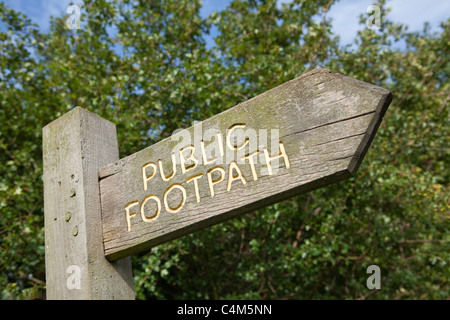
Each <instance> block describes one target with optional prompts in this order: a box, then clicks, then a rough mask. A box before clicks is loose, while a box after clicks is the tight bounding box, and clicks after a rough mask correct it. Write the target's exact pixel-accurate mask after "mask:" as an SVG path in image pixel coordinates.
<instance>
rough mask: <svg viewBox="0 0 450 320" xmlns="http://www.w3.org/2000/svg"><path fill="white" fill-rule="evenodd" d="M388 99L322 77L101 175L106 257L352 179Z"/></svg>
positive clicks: (280, 90)
mask: <svg viewBox="0 0 450 320" xmlns="http://www.w3.org/2000/svg"><path fill="white" fill-rule="evenodd" d="M391 99H392V94H391V92H390V91H388V90H386V89H383V88H380V87H378V86H374V85H371V84H368V83H365V82H361V81H358V80H355V79H352V78H349V77H346V76H342V75H339V74H333V73H331V72H330V71H329V70H326V69H315V70H313V71H311V72H308V73H305V74H303V75H302V76H300V77H298V78H296V79H294V80H291V81H289V82H286V83H284V84H282V85H280V86H278V87H276V88H274V89H272V90H269V91H267V92H265V93H263V94H260V95H259V96H257V97H255V98H253V99H250V100H248V101H245V102H242V103H240V104H239V105H237V106H235V107H233V108H231V109H229V110H227V111H225V112H222V113H220V114H218V115H216V116H213V117H211V118H209V119H207V120H205V121H203V122H200V123H196V124H195V125H194V126H192V127H190V128H188V129H186V130H183V131H180V132H177V133H175V134H174V135H172V136H171V137H170V138H167V139H165V140H162V141H160V142H158V143H156V144H154V145H152V146H150V147H148V148H145V149H143V150H141V151H139V152H137V153H135V154H133V155H130V156H128V157H126V158H123V159H121V160H119V161H118V162H116V163H113V164H110V165H108V166H106V167H104V168H102V169H100V172H99V178H100V196H101V204H102V223H103V241H104V249H105V255H106V257H107V258H108V259H109V260H111V261H114V260H117V259H120V258H123V257H125V256H128V255H131V254H135V253H138V252H140V251H142V250H145V249H148V248H150V247H153V246H156V245H158V244H161V243H164V242H167V241H170V240H173V239H176V238H179V237H181V236H183V235H186V234H189V233H192V232H195V231H197V230H199V229H202V228H205V227H208V226H211V225H214V224H217V223H219V222H222V221H225V220H227V219H230V218H233V217H236V216H238V215H241V214H244V213H247V212H250V211H253V210H255V209H258V208H261V207H263V206H267V205H270V204H274V203H276V202H280V201H282V200H284V199H287V198H289V197H291V196H294V195H298V194H301V193H305V192H308V191H310V190H313V189H316V188H318V187H322V186H326V185H328V184H331V183H334V182H338V181H341V180H343V179H347V178H349V177H351V176H353V175H354V174H355V172H356V170H357V168H358V166H359V164H360V163H361V161H362V158H363V157H364V155H365V153H366V151H367V149H368V147H369V145H370V143H371V141H372V139H373V137H374V135H375V133H376V130H377V128H378V126H379V124H380V122H381V120H382V117H383V115H384V113H385V111H386V109H387V108H388V106H389V104H390V102H391Z"/></svg>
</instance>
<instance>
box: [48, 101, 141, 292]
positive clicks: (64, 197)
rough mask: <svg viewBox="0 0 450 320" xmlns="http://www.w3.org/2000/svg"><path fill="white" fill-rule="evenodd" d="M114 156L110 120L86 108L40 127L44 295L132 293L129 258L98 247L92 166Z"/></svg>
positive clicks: (99, 226) (95, 170) (98, 211)
mask: <svg viewBox="0 0 450 320" xmlns="http://www.w3.org/2000/svg"><path fill="white" fill-rule="evenodd" d="M118 159H119V152H118V145H117V136H116V128H115V125H114V124H113V123H111V122H109V121H107V120H105V119H102V118H101V117H99V116H97V115H94V114H92V113H90V112H88V111H87V110H84V109H81V108H78V107H77V108H75V109H73V110H72V111H70V112H69V113H67V114H65V115H64V116H62V117H60V118H58V119H57V120H55V121H53V122H52V123H50V124H49V125H47V126H46V127H45V128H44V129H43V161H44V175H43V180H44V211H45V219H44V220H45V266H46V287H47V299H51V300H53V299H71V300H72V299H134V290H133V281H132V270H131V261H130V258H129V257H128V258H125V259H122V260H119V261H116V262H114V263H111V262H109V261H108V260H106V258H105V255H104V248H103V238H102V222H101V207H100V194H99V193H100V192H99V181H98V170H99V168H100V167H102V166H104V165H106V164H108V163H110V162H113V161H116V160H118ZM77 277H78V279H79V281H77Z"/></svg>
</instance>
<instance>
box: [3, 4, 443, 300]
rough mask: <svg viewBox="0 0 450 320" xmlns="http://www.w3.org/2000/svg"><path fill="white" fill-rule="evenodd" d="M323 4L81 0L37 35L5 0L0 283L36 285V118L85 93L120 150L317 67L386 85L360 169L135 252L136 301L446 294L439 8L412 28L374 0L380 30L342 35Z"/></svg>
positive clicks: (39, 256) (9, 290)
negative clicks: (377, 276)
mask: <svg viewBox="0 0 450 320" xmlns="http://www.w3.org/2000/svg"><path fill="white" fill-rule="evenodd" d="M330 3H332V2H329V1H300V0H294V1H291V2H289V3H287V4H283V5H282V6H277V5H276V1H275V0H266V1H262V0H259V1H256V0H251V1H250V0H249V1H242V0H234V1H232V2H231V4H230V5H229V6H228V7H227V8H226V9H225V10H224V11H222V12H214V13H213V14H211V15H210V17H208V18H206V19H203V18H202V17H201V16H200V14H199V9H200V7H201V2H200V1H199V0H196V1H187V0H183V1H179V0H177V1H175V0H165V1H131V0H123V1H119V0H112V1H93V0H89V1H85V4H84V6H83V8H82V11H83V16H82V23H81V27H82V28H81V29H80V30H77V31H76V32H75V31H72V30H68V29H67V28H66V24H65V19H67V16H64V17H56V18H54V19H53V20H52V22H51V30H50V31H49V32H48V33H42V32H40V31H39V29H38V27H37V26H36V25H33V24H32V23H31V21H30V20H28V19H27V18H26V17H24V16H23V15H22V14H20V13H17V12H14V11H13V10H11V9H9V8H7V7H6V6H5V5H4V4H3V3H0V21H1V23H0V26H1V29H0V57H1V59H0V80H1V81H0V125H1V130H0V163H1V165H0V243H1V251H0V288H1V298H2V299H27V298H39V297H40V296H42V294H43V292H44V290H45V282H44V281H45V267H44V230H43V201H42V198H43V197H42V180H41V176H42V160H41V159H42V148H41V129H42V127H43V126H45V125H46V124H47V123H49V122H50V121H52V120H54V119H55V118H57V117H59V116H61V115H62V114H64V113H66V112H67V111H68V110H70V109H72V108H73V107H75V106H77V105H80V106H83V107H85V108H88V109H89V110H91V111H93V112H95V113H97V114H99V115H101V116H103V117H104V118H106V119H109V120H111V121H113V122H115V123H116V124H117V128H118V138H119V144H120V152H121V156H125V155H128V154H130V153H133V152H136V151H138V150H140V149H142V148H143V147H145V146H148V145H150V144H153V143H155V142H156V141H158V140H161V139H163V138H165V137H168V136H170V135H171V134H172V132H173V131H174V130H176V129H178V128H184V127H187V126H190V125H191V124H192V122H193V121H196V120H203V119H205V118H208V117H210V116H212V115H214V114H217V113H218V112H221V111H223V110H225V109H227V108H229V107H231V106H233V105H235V104H237V103H239V102H241V101H243V100H246V99H248V98H251V97H253V96H255V95H257V94H259V93H262V92H264V91H265V90H268V89H270V88H273V87H274V86H276V85H278V84H281V83H283V82H285V81H287V80H290V79H292V78H294V77H296V76H298V75H300V74H302V73H303V72H305V71H307V70H309V69H312V68H315V67H317V66H321V67H326V68H329V69H331V70H332V71H334V72H339V73H342V74H346V75H349V76H352V77H355V78H357V79H360V80H363V81H367V82H370V83H374V84H377V85H380V86H383V87H386V88H389V89H390V90H391V91H392V92H393V93H394V100H393V102H392V104H391V106H390V108H389V110H388V112H387V114H386V116H385V119H384V120H383V123H382V125H381V127H380V129H379V131H378V134H377V136H376V138H375V140H374V143H373V145H372V146H371V148H370V149H369V152H368V154H367V156H366V159H365V160H364V162H363V164H362V166H361V168H360V169H359V172H358V174H357V177H356V178H352V179H350V180H348V181H346V182H342V183H339V184H338V185H333V186H329V187H326V188H322V189H319V190H316V191H313V192H310V193H308V194H305V195H302V196H298V197H294V198H292V199H290V200H288V201H284V202H282V203H279V204H277V205H273V206H270V207H268V208H266V209H262V210H258V211H257V212H254V213H250V214H247V215H245V216H243V217H240V218H237V219H233V220H230V221H228V222H226V223H222V224H220V225H217V226H214V227H211V228H208V229H206V230H203V231H200V232H196V233H194V234H191V235H189V236H186V237H184V238H182V239H179V240H177V241H172V242H171V243H168V244H165V245H161V246H158V247H156V248H153V249H152V250H151V251H150V252H147V253H142V254H140V255H138V256H134V257H133V266H134V283H135V289H136V294H137V298H139V299H182V298H184V299H227V298H233V299H242V298H247V299H286V298H287V299H365V298H375V299H445V298H448V297H449V291H450V290H449V286H448V278H449V266H448V262H449V253H450V250H449V249H450V248H449V241H450V237H449V233H448V230H449V229H450V224H449V212H450V210H449V209H450V206H449V194H450V193H449V170H448V164H449V163H450V159H449V154H450V153H449V149H448V145H449V137H450V134H449V127H450V123H449V114H448V112H449V110H448V99H449V96H450V93H449V89H450V84H449V83H450V82H449V74H450V54H449V48H450V43H449V40H448V39H450V20H447V21H444V22H442V24H441V29H440V31H439V32H437V33H430V30H429V27H428V26H425V27H424V30H423V31H422V32H414V33H411V32H408V31H407V29H406V28H405V27H404V26H402V25H400V24H396V23H394V22H392V21H389V20H388V18H389V15H388V13H387V10H386V6H385V4H384V1H382V2H381V3H380V5H381V7H382V16H383V31H378V32H375V31H372V30H369V29H367V28H364V29H363V30H362V31H360V32H359V34H358V36H357V38H356V39H355V47H354V48H350V47H344V48H343V47H340V46H339V44H338V39H337V38H336V37H335V36H334V35H333V34H332V33H331V24H332V21H331V20H330V19H329V18H327V11H328V10H329V7H330ZM366 18H367V15H362V16H361V23H364V21H365V19H366ZM213 27H215V28H217V31H218V33H217V36H216V37H215V45H214V46H213V47H212V48H211V49H209V48H207V46H206V42H205V35H206V34H208V33H209V32H210V31H211V29H212V28H213ZM399 46H403V48H402V49H396V48H398V47H399ZM372 264H376V265H378V266H379V267H380V268H381V273H382V274H381V290H378V291H372V290H369V289H367V287H366V279H367V277H368V276H369V275H368V274H367V273H366V269H367V267H368V266H369V265H372Z"/></svg>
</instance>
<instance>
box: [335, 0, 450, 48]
mask: <svg viewBox="0 0 450 320" xmlns="http://www.w3.org/2000/svg"><path fill="white" fill-rule="evenodd" d="M376 3H377V1H375V0H359V1H354V0H352V1H350V0H341V1H339V2H337V3H336V4H334V5H333V6H332V7H331V9H330V12H329V13H328V16H329V17H331V18H332V19H333V23H332V24H333V29H332V30H333V32H334V33H335V34H337V35H339V36H340V37H341V44H344V45H345V44H350V43H352V41H353V39H354V38H355V36H356V33H357V31H358V30H361V29H362V28H365V27H366V26H365V25H361V24H360V23H359V16H360V15H361V14H363V15H364V16H367V17H368V15H367V13H366V9H367V7H369V6H370V5H372V4H376ZM387 6H388V7H390V8H391V9H392V11H391V12H390V13H389V16H388V18H389V19H390V20H391V21H394V22H399V23H402V24H405V25H407V26H408V27H409V29H408V30H409V31H421V30H422V28H423V25H424V23H425V22H426V21H427V22H430V25H431V26H432V28H433V30H436V27H437V26H438V24H439V23H440V22H442V21H444V20H446V19H448V18H449V17H450V1H442V0H427V1H423V0H393V1H388V3H387ZM381 20H383V17H381Z"/></svg>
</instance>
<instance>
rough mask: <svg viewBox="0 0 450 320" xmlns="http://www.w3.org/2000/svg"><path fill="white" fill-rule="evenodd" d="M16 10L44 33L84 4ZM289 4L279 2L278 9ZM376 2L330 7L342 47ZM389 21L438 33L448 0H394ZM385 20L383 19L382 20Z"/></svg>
mask: <svg viewBox="0 0 450 320" xmlns="http://www.w3.org/2000/svg"><path fill="white" fill-rule="evenodd" d="M0 1H3V2H4V3H6V4H7V5H8V6H9V7H11V8H12V9H15V10H19V11H21V12H24V13H26V14H27V15H28V17H30V18H31V19H32V20H33V21H34V22H36V23H37V24H38V25H39V26H40V27H41V30H42V31H44V32H45V31H47V30H48V28H49V22H48V21H49V17H50V16H51V15H52V16H59V15H62V14H66V9H67V7H68V6H69V4H70V3H74V4H79V5H80V6H81V7H82V3H83V1H82V0H0ZM289 1H290V0H278V3H279V5H281V4H282V3H283V2H289ZM229 2H230V0H203V2H202V5H203V7H202V9H201V14H202V15H203V16H206V15H208V14H210V13H212V12H213V11H216V10H221V9H224V8H225V7H226V6H227V5H228V3H229ZM374 3H376V1H375V0H340V1H338V2H337V3H336V4H334V5H333V6H332V7H331V10H330V12H329V13H328V17H331V18H332V19H333V32H334V33H335V34H337V35H339V36H340V37H341V44H343V45H345V44H350V43H351V42H352V40H353V39H354V37H355V35H356V33H357V31H358V30H360V29H361V28H364V26H361V25H360V24H359V15H361V14H366V9H367V7H369V6H370V5H371V4H374ZM388 6H389V7H391V8H392V11H391V12H390V14H389V15H390V19H391V20H394V21H396V22H401V23H403V24H406V25H408V27H409V30H410V31H420V30H422V28H423V24H424V22H426V21H427V22H429V23H430V25H431V27H432V30H437V27H438V25H439V23H440V22H442V21H444V20H446V19H448V18H449V17H450V1H449V0H427V1H424V0H391V1H389V2H388ZM381 19H383V17H381Z"/></svg>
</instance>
